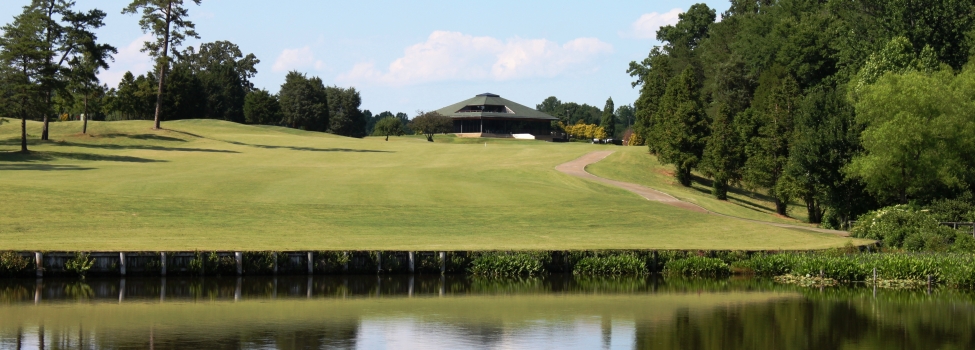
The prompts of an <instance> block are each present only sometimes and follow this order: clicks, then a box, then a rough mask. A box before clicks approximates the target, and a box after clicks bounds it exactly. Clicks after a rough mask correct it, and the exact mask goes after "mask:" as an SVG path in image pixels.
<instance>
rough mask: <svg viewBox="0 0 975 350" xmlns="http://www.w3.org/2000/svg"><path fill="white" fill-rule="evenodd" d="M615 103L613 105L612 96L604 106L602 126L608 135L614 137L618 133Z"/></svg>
mask: <svg viewBox="0 0 975 350" xmlns="http://www.w3.org/2000/svg"><path fill="white" fill-rule="evenodd" d="M615 108H616V107H615V105H613V98H612V97H610V98H609V99H607V100H606V106H605V107H603V118H602V122H601V123H600V126H602V127H603V130H604V131H605V132H606V135H607V137H613V135H616V115H614V114H613V111H614V110H615Z"/></svg>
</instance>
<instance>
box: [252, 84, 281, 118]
mask: <svg viewBox="0 0 975 350" xmlns="http://www.w3.org/2000/svg"><path fill="white" fill-rule="evenodd" d="M244 120H245V121H246V122H247V123H248V124H264V125H274V124H277V123H280V122H281V104H280V103H279V102H278V97H277V96H276V95H272V94H271V93H270V92H267V90H264V89H260V90H254V91H251V92H249V93H247V96H246V97H244Z"/></svg>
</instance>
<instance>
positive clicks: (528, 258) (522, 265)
mask: <svg viewBox="0 0 975 350" xmlns="http://www.w3.org/2000/svg"><path fill="white" fill-rule="evenodd" d="M548 259H549V257H548V254H544V253H539V252H516V253H507V252H489V253H480V254H478V255H477V256H476V257H475V258H474V259H473V260H472V261H471V263H470V267H469V268H468V272H469V273H470V274H472V275H475V276H537V275H540V274H542V272H544V271H545V263H546V262H548Z"/></svg>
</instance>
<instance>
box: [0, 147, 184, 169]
mask: <svg viewBox="0 0 975 350" xmlns="http://www.w3.org/2000/svg"><path fill="white" fill-rule="evenodd" d="M57 159H72V160H86V161H94V162H127V163H162V162H166V161H165V160H156V159H148V158H140V157H130V156H119V155H108V154H93V153H71V152H37V151H32V152H30V153H20V152H6V153H0V162H17V163H21V164H19V165H22V166H23V165H25V164H23V163H31V162H46V161H52V160H57ZM3 165H7V164H3ZM10 165H15V164H10ZM27 165H31V164H27ZM37 165H45V164H37ZM46 165H48V166H56V165H51V164H46Z"/></svg>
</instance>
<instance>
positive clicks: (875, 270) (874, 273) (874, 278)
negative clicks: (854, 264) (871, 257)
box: [873, 267, 877, 286]
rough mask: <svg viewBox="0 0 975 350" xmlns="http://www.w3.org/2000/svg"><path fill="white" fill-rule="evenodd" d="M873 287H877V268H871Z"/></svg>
mask: <svg viewBox="0 0 975 350" xmlns="http://www.w3.org/2000/svg"><path fill="white" fill-rule="evenodd" d="M873 285H875V286H876V285H877V268H876V267H874V268H873Z"/></svg>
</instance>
